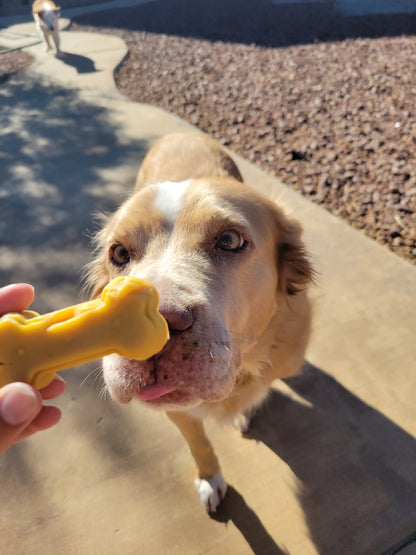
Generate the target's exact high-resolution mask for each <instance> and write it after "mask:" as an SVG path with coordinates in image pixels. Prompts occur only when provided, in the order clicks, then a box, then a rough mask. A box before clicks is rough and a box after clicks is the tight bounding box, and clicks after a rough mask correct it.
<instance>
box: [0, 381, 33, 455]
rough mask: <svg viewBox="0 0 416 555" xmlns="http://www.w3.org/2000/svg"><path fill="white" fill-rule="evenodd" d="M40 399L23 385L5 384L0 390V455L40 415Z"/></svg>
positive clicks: (31, 389)
mask: <svg viewBox="0 0 416 555" xmlns="http://www.w3.org/2000/svg"><path fill="white" fill-rule="evenodd" d="M41 408H42V397H41V395H40V393H39V391H37V390H36V389H35V388H33V387H31V386H30V385H28V384H25V383H20V382H17V383H11V384H7V385H5V386H4V387H2V388H1V390H0V453H3V451H5V450H6V449H8V448H9V447H10V446H11V445H13V443H15V442H16V441H18V438H19V436H20V435H21V434H22V432H23V430H25V428H27V426H28V425H29V424H30V422H32V420H33V419H35V418H36V416H37V415H38V414H39V413H40V411H41Z"/></svg>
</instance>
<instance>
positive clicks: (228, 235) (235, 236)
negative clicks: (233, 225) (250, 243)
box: [216, 231, 246, 251]
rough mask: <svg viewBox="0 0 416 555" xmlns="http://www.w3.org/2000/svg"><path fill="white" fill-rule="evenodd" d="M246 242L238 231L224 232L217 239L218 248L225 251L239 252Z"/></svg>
mask: <svg viewBox="0 0 416 555" xmlns="http://www.w3.org/2000/svg"><path fill="white" fill-rule="evenodd" d="M245 244H246V242H245V241H244V239H243V237H241V235H240V234H239V233H238V232H237V231H224V232H223V233H221V235H220V237H219V238H218V239H217V242H216V246H217V247H218V248H219V249H221V250H223V251H239V250H241V249H242V248H243V247H244V246H245Z"/></svg>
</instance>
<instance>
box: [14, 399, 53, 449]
mask: <svg viewBox="0 0 416 555" xmlns="http://www.w3.org/2000/svg"><path fill="white" fill-rule="evenodd" d="M61 416H62V413H61V411H60V409H58V407H50V406H43V407H42V410H41V411H40V413H39V414H38V415H37V416H36V418H35V419H34V420H32V422H31V423H30V424H29V425H28V426H27V428H25V429H24V430H22V432H21V433H20V435H19V437H18V441H21V440H22V439H25V438H27V437H29V436H31V435H33V434H35V433H36V432H41V431H42V430H47V429H48V428H51V427H52V426H55V424H57V423H58V422H59V421H60V419H61Z"/></svg>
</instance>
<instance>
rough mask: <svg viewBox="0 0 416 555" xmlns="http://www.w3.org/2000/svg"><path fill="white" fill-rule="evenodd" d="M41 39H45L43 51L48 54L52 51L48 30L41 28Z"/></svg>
mask: <svg viewBox="0 0 416 555" xmlns="http://www.w3.org/2000/svg"><path fill="white" fill-rule="evenodd" d="M42 33H43V38H44V39H45V50H46V52H48V51H49V50H51V49H52V45H51V41H50V40H49V30H48V29H44V28H43V27H42Z"/></svg>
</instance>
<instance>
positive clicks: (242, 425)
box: [233, 412, 251, 434]
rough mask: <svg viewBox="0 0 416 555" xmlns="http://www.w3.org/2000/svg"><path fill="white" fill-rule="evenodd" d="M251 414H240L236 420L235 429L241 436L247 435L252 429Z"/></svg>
mask: <svg viewBox="0 0 416 555" xmlns="http://www.w3.org/2000/svg"><path fill="white" fill-rule="evenodd" d="M250 421H251V414H248V413H244V412H242V413H240V414H239V415H238V416H236V417H235V418H234V422H233V424H234V428H235V429H236V430H238V431H239V432H240V434H245V433H246V432H248V430H249V428H250Z"/></svg>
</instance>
